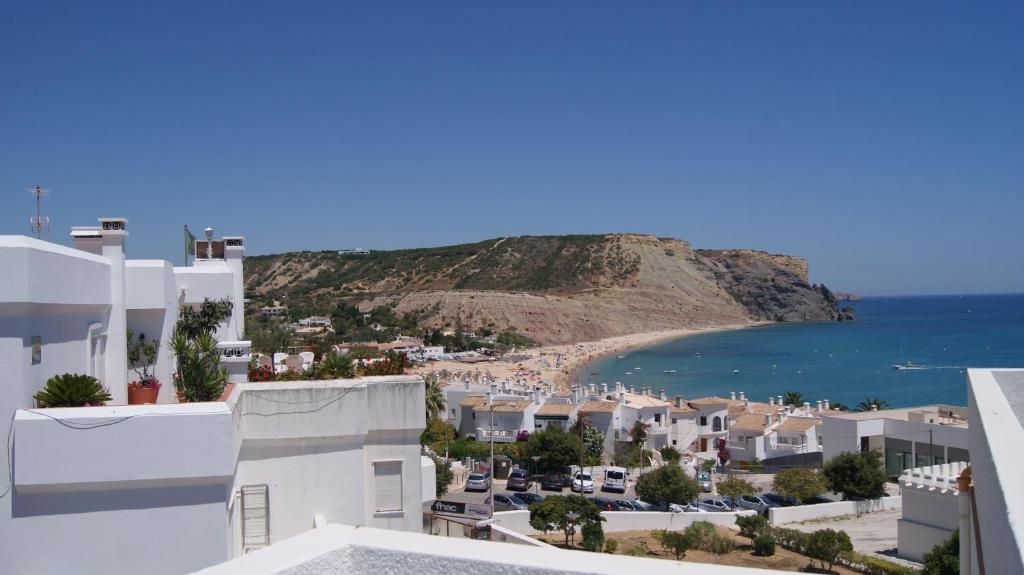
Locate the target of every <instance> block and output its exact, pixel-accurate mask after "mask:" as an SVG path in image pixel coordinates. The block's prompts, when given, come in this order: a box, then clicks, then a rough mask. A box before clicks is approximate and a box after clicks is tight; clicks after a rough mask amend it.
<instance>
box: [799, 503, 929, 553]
mask: <svg viewBox="0 0 1024 575" xmlns="http://www.w3.org/2000/svg"><path fill="white" fill-rule="evenodd" d="M901 513H902V511H901V510H900V509H890V510H888V511H878V512H875V513H865V514H864V515H861V516H860V517H842V518H836V519H818V520H814V521H804V522H802V523H786V524H784V525H783V527H790V528H792V529H797V530H800V531H804V532H806V533H812V532H814V531H817V530H819V529H837V530H839V529H841V530H843V531H846V533H847V534H848V535H849V536H850V541H851V542H852V543H853V548H854V550H856V551H857V552H859V553H866V554H873V555H877V556H879V557H882V558H883V559H888V560H890V561H896V562H898V563H902V564H904V565H909V566H912V567H920V564H918V563H913V562H911V561H907V560H905V559H900V558H898V557H895V556H894V555H895V553H896V523H897V521H898V520H899V518H900V514H901Z"/></svg>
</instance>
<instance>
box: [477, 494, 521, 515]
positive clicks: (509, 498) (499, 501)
mask: <svg viewBox="0 0 1024 575" xmlns="http://www.w3.org/2000/svg"><path fill="white" fill-rule="evenodd" d="M484 504H485V505H490V504H491V498H490V497H488V498H487V499H484ZM528 508H529V507H528V506H527V505H524V504H523V502H522V501H519V500H518V499H515V496H514V495H512V494H510V493H495V494H494V510H495V511H521V510H523V509H528Z"/></svg>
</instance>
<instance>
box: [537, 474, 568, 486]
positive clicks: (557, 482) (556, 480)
mask: <svg viewBox="0 0 1024 575" xmlns="http://www.w3.org/2000/svg"><path fill="white" fill-rule="evenodd" d="M564 482H565V479H564V478H563V477H562V474H561V473H559V472H557V471H548V472H547V473H545V474H544V480H543V481H541V482H540V488H541V489H543V490H544V491H561V490H562V488H563V487H564V486H565V485H564Z"/></svg>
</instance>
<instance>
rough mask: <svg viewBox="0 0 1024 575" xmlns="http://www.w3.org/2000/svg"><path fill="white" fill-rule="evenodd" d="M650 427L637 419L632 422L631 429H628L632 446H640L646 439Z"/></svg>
mask: <svg viewBox="0 0 1024 575" xmlns="http://www.w3.org/2000/svg"><path fill="white" fill-rule="evenodd" d="M650 428H651V426H650V425H649V424H647V423H644V422H642V421H640V420H639V419H638V420H636V421H634V422H633V427H631V428H629V438H630V439H632V440H633V444H634V445H642V444H643V442H644V441H645V440H646V439H647V431H648V430H649V429H650Z"/></svg>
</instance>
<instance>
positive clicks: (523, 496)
mask: <svg viewBox="0 0 1024 575" xmlns="http://www.w3.org/2000/svg"><path fill="white" fill-rule="evenodd" d="M516 499H518V500H520V501H522V502H523V503H525V504H527V505H533V504H534V503H540V502H541V501H544V496H543V495H540V494H538V493H516Z"/></svg>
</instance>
